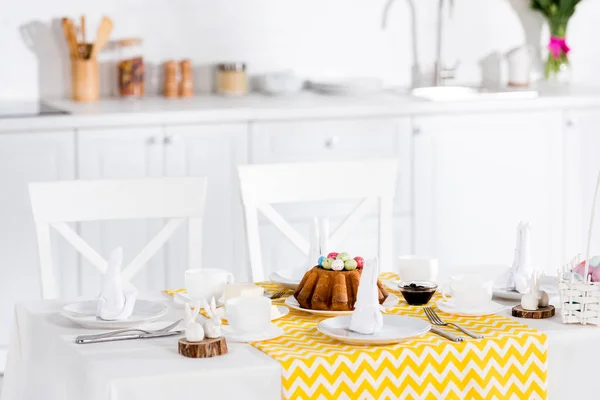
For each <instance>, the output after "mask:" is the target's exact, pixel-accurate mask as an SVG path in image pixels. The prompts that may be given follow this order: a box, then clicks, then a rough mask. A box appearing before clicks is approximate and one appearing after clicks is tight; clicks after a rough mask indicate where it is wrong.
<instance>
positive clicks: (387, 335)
mask: <svg viewBox="0 0 600 400" xmlns="http://www.w3.org/2000/svg"><path fill="white" fill-rule="evenodd" d="M350 318H351V317H350V316H345V317H335V318H330V319H326V320H325V321H321V322H320V323H319V324H318V325H317V329H318V330H319V332H321V333H322V334H324V335H326V336H329V337H331V338H333V339H336V340H339V341H340V342H344V343H348V344H357V345H384V344H394V343H401V342H403V341H405V340H407V339H411V338H414V337H418V336H422V335H424V334H426V333H427V332H429V330H430V329H431V325H430V324H428V323H427V322H425V321H423V320H421V319H418V318H413V317H407V316H405V315H392V314H389V315H384V316H383V328H382V329H381V332H378V333H376V334H374V335H363V334H360V333H356V332H352V331H351V330H349V329H348V327H349V326H350Z"/></svg>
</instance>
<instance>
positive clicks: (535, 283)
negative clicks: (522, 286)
mask: <svg viewBox="0 0 600 400" xmlns="http://www.w3.org/2000/svg"><path fill="white" fill-rule="evenodd" d="M527 285H528V286H529V293H527V294H525V295H523V297H522V298H521V307H523V309H525V310H530V311H534V310H537V309H538V306H539V302H540V300H541V299H542V298H543V297H544V296H543V293H542V292H541V291H540V273H539V271H534V272H533V273H532V274H531V276H529V277H528V278H527ZM546 296H547V295H546Z"/></svg>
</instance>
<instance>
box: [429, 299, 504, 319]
mask: <svg viewBox="0 0 600 400" xmlns="http://www.w3.org/2000/svg"><path fill="white" fill-rule="evenodd" d="M435 305H436V306H437V308H438V310H440V311H442V312H444V313H446V314H454V315H462V316H465V317H482V316H485V315H493V314H498V313H500V312H502V311H504V310H505V309H506V306H504V305H502V304H498V303H496V302H494V301H487V302H485V303H482V304H475V305H472V306H470V307H458V306H456V305H455V304H453V303H449V302H447V301H438V302H437V303H435Z"/></svg>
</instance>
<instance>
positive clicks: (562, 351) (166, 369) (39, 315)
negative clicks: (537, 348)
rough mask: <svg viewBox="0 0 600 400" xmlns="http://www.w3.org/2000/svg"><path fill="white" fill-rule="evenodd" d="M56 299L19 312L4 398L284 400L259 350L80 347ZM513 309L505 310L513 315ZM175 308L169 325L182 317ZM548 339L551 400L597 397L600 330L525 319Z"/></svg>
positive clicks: (156, 343)
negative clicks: (200, 355)
mask: <svg viewBox="0 0 600 400" xmlns="http://www.w3.org/2000/svg"><path fill="white" fill-rule="evenodd" d="M60 306H61V303H58V302H55V301H44V302H34V303H29V304H20V305H18V306H17V307H16V311H15V323H14V326H13V336H12V341H11V344H10V348H9V358H8V363H7V368H6V372H5V377H4V385H3V390H2V395H1V397H0V399H1V400H17V399H19V400H21V399H27V400H29V399H32V400H33V399H35V400H42V399H43V400H82V399H85V400H108V399H110V400H137V399H144V400H154V399H156V400H164V399H177V400H187V399H189V400H192V399H193V400H198V399H219V398H222V399H241V400H245V399H261V400H271V399H273V400H275V399H280V398H281V369H280V366H279V363H278V362H276V361H275V360H273V359H271V358H270V357H268V356H266V355H265V354H263V353H261V352H260V351H259V350H256V349H255V348H253V347H251V346H249V345H243V344H233V343H229V344H228V347H229V354H228V355H225V356H222V357H216V358H211V359H199V360H195V359H187V358H185V357H182V356H180V355H178V354H177V339H175V338H172V337H171V338H160V339H149V340H135V341H123V342H114V343H101V344H90V345H77V344H75V343H74V342H73V339H74V338H75V336H77V335H78V334H81V333H87V332H92V331H89V330H85V329H82V328H79V327H77V326H75V325H74V324H72V323H71V322H69V321H67V320H66V319H64V318H63V317H61V316H60V315H58V314H57V311H58V310H59V309H60ZM509 313H510V310H508V311H507V312H506V315H509ZM181 315H182V311H181V310H171V311H170V312H169V314H168V315H167V316H165V318H164V319H165V320H172V321H174V320H176V319H178V318H179V317H181ZM519 321H521V322H525V323H527V324H528V325H530V326H532V327H534V328H536V329H538V330H540V331H542V332H544V333H546V334H547V335H548V340H549V376H548V381H549V398H550V399H551V400H563V399H564V400H571V399H597V398H600V397H599V396H600V395H598V391H597V389H596V386H595V380H596V379H597V372H596V370H595V366H596V364H595V360H599V359H600V347H596V346H595V345H594V344H595V339H596V338H598V337H599V336H600V328H598V327H593V326H580V325H563V324H562V323H561V322H560V318H559V316H558V315H557V316H556V317H554V318H552V319H547V320H540V321H534V320H522V319H521V320H519Z"/></svg>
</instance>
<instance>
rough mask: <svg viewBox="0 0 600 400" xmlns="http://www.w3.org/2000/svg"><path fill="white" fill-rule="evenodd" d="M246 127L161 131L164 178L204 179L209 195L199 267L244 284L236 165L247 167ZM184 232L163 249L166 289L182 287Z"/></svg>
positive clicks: (208, 126)
mask: <svg viewBox="0 0 600 400" xmlns="http://www.w3.org/2000/svg"><path fill="white" fill-rule="evenodd" d="M247 138H248V126H247V125H246V124H230V125H227V124H224V125H184V126H173V127H167V128H166V129H165V146H164V151H165V175H167V176H206V177H208V192H207V202H206V215H205V218H204V237H203V243H202V249H203V255H202V263H203V266H204V267H207V268H224V269H227V270H229V271H231V272H232V273H233V274H234V275H235V277H236V279H237V280H244V279H247V278H248V276H249V269H248V267H247V260H246V256H245V255H246V244H245V241H244V237H245V236H244V224H243V218H242V206H241V201H240V194H239V180H238V175H237V166H238V165H240V164H246V163H247V162H248V146H247ZM185 235H186V232H185V230H180V231H178V232H176V233H175V235H174V236H173V238H172V240H171V241H170V242H169V244H168V245H167V247H166V251H167V264H168V266H169V274H168V276H167V283H168V285H169V286H170V287H179V286H181V285H183V277H184V271H185V269H186V261H187V260H186V257H185V255H186V254H187V248H186V246H187V242H186V240H185V239H186V237H185Z"/></svg>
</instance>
